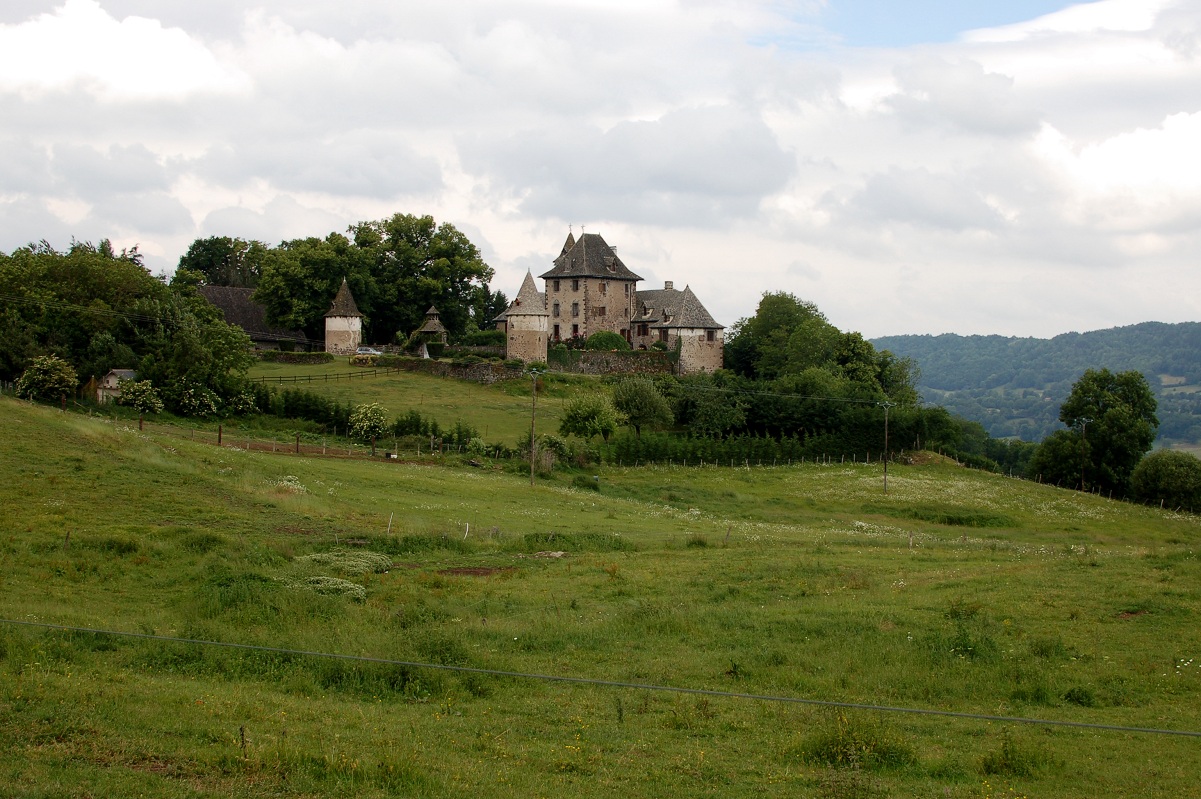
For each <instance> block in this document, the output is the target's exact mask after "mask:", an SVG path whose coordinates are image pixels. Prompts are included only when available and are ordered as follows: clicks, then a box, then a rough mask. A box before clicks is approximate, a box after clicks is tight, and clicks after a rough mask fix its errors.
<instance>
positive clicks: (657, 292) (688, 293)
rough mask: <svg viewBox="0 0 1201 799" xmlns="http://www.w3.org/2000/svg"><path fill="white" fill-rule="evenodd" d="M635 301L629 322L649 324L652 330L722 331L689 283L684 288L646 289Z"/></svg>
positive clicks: (721, 327) (637, 295) (639, 293)
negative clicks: (634, 307) (633, 311)
mask: <svg viewBox="0 0 1201 799" xmlns="http://www.w3.org/2000/svg"><path fill="white" fill-rule="evenodd" d="M635 296H636V298H637V300H638V308H639V312H638V315H637V316H635V317H634V318H633V319H631V320H630V322H631V323H641V324H649V325H650V327H652V328H655V329H661V328H668V329H675V328H695V329H701V330H725V327H724V326H722V325H719V324H718V323H717V321H716V320H715V319H714V318H713V317H712V316H711V315H710V314H709V312H708V311H707V310H705V306H704V305H702V304H701V301H700V300H698V299H697V297H696V295H695V294H693V293H692V289H691V288H689V287H688V286H685V287H684V290H683V291H676V290H675V289H647V290H646V291H639V292H637V294H636V295H635Z"/></svg>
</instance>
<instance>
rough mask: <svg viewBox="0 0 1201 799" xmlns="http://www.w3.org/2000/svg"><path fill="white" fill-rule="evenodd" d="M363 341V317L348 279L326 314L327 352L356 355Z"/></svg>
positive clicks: (343, 283)
mask: <svg viewBox="0 0 1201 799" xmlns="http://www.w3.org/2000/svg"><path fill="white" fill-rule="evenodd" d="M362 341H363V315H362V314H361V313H359V306H357V305H355V302H354V297H353V296H352V295H351V293H350V286H348V285H347V283H346V278H342V286H341V287H340V288H339V289H338V293H337V294H336V295H335V296H334V301H333V302H332V303H330V306H329V311H327V312H326V314H325V351H326V352H332V353H334V354H335V355H354V353H355V350H357V349H358V348H359V345H360V344H361V343H362Z"/></svg>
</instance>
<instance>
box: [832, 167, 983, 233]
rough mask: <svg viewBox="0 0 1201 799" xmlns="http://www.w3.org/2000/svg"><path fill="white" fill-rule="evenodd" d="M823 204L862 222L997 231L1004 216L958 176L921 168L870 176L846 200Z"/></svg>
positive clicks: (845, 216) (895, 170) (833, 200)
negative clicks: (940, 173)
mask: <svg viewBox="0 0 1201 799" xmlns="http://www.w3.org/2000/svg"><path fill="white" fill-rule="evenodd" d="M826 203H827V207H828V208H829V209H830V210H832V211H833V212H834V213H837V214H839V215H841V216H843V217H844V218H848V217H849V219H850V220H855V221H858V222H860V223H861V224H865V225H874V224H879V223H881V222H883V223H892V222H900V223H904V224H911V225H916V226H921V227H933V228H942V229H945V230H952V231H965V230H996V229H997V228H999V227H1001V225H1002V222H1003V220H1002V218H1001V217H1000V215H999V214H998V213H997V212H996V210H995V209H993V208H992V207H990V206H989V205H988V204H987V203H986V202H984V200H983V199H982V198H981V197H980V195H979V194H978V193H977V192H976V191H975V190H974V189H973V188H972V187H971V186H970V185H968V184H966V183H965V182H964V181H963V180H962V179H956V178H952V177H948V176H944V175H935V174H932V173H931V172H929V171H927V170H925V169H913V170H903V169H892V170H890V171H889V172H886V173H883V174H878V175H873V176H872V177H870V178H868V180H867V182H866V184H865V185H864V186H863V188H862V189H861V190H860V191H858V192H857V193H855V194H854V195H852V196H851V197H850V198H849V199H847V200H846V201H845V202H839V201H837V200H836V199H834V198H833V197H830V198H827V201H826Z"/></svg>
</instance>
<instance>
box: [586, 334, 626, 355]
mask: <svg viewBox="0 0 1201 799" xmlns="http://www.w3.org/2000/svg"><path fill="white" fill-rule="evenodd" d="M629 348H630V342H628V341H626V340H625V339H624V338H622V337H621V336H619V335H618V334H616V333H614V332H613V331H611V330H598V331H597V332H595V333H593V334H592V335H591V336H589V337H588V340H587V342H585V344H584V349H589V350H619V351H621V350H628V349H629Z"/></svg>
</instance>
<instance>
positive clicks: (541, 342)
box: [497, 271, 550, 363]
mask: <svg viewBox="0 0 1201 799" xmlns="http://www.w3.org/2000/svg"><path fill="white" fill-rule="evenodd" d="M549 319H550V316H549V314H548V313H547V311H546V297H545V295H543V294H541V293H539V291H538V287H537V285H535V284H534V276H533V274H532V273H530V272H528V271H527V272H526V273H525V280H524V281H522V283H521V289H520V290H519V291H518V292H517V297H516V299H514V300H513V302H512V303H510V304H509V307H508V308H507V309H506V310H505V312H504V313H503V314H501V316H500V317H497V322H498V325H497V326H498V327H500V329H502V330H504V331H505V357H508V358H520V359H521V360H523V361H526V362H527V363H528V362H530V361H545V360H546V346H547V329H548V322H549ZM502 325H503V327H502Z"/></svg>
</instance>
